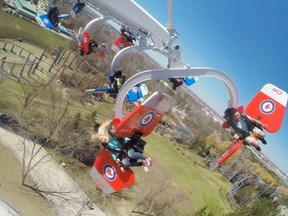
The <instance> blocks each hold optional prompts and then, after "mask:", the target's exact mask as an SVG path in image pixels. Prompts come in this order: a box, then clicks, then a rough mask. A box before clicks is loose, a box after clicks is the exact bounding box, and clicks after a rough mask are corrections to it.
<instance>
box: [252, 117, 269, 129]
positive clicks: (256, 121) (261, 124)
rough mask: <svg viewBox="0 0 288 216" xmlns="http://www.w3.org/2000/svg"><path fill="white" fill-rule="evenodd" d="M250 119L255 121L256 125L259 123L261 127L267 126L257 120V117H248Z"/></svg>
mask: <svg viewBox="0 0 288 216" xmlns="http://www.w3.org/2000/svg"><path fill="white" fill-rule="evenodd" d="M250 121H251V122H253V123H255V124H258V125H260V126H261V127H262V128H265V129H266V128H267V125H266V124H263V123H262V122H260V121H259V120H257V119H254V118H251V117H250Z"/></svg>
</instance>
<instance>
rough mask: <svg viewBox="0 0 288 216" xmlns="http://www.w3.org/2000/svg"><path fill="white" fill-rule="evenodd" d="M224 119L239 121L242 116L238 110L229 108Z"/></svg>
mask: <svg viewBox="0 0 288 216" xmlns="http://www.w3.org/2000/svg"><path fill="white" fill-rule="evenodd" d="M224 118H225V119H226V120H228V119H230V120H234V121H239V120H240V118H241V114H240V112H239V111H238V110H237V109H236V108H234V107H230V108H227V109H226V110H225V112H224Z"/></svg>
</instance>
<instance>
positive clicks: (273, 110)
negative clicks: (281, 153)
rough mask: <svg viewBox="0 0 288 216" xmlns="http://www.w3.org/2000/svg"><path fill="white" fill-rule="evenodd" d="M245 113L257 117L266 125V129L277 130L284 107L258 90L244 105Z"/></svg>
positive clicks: (269, 130) (271, 131)
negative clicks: (245, 105)
mask: <svg viewBox="0 0 288 216" xmlns="http://www.w3.org/2000/svg"><path fill="white" fill-rule="evenodd" d="M245 111H246V113H247V115H249V116H251V117H252V118H259V119H260V121H261V122H262V123H263V124H266V125H267V131H268V132H270V133H275V132H277V131H278V130H279V129H280V127H281V123H282V120H283V118H284V114H285V107H284V106H283V105H282V104H280V103H278V102H277V101H276V100H274V99H273V98H271V97H269V96H268V95H266V94H265V93H263V92H261V91H260V92H259V93H258V94H257V95H256V96H255V97H254V98H253V100H252V101H251V102H250V103H249V104H248V106H247V107H246V110H245Z"/></svg>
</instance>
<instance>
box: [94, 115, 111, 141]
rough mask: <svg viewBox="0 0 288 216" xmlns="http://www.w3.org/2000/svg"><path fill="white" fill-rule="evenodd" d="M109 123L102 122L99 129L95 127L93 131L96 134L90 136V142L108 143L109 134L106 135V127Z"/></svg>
mask: <svg viewBox="0 0 288 216" xmlns="http://www.w3.org/2000/svg"><path fill="white" fill-rule="evenodd" d="M109 124H110V121H107V120H106V121H104V122H103V123H102V124H101V125H100V126H99V125H98V126H99V127H98V126H97V127H95V128H94V130H95V132H96V133H92V134H91V141H94V142H100V143H108V142H109V139H110V138H109V134H108V126H109Z"/></svg>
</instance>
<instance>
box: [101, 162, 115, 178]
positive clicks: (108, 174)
mask: <svg viewBox="0 0 288 216" xmlns="http://www.w3.org/2000/svg"><path fill="white" fill-rule="evenodd" d="M103 173H104V177H105V178H106V179H107V180H108V181H114V180H115V179H116V174H117V173H116V170H115V169H114V167H113V166H111V165H110V164H106V165H105V166H104V172H103Z"/></svg>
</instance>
